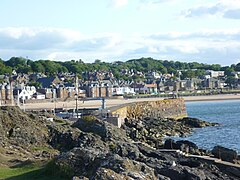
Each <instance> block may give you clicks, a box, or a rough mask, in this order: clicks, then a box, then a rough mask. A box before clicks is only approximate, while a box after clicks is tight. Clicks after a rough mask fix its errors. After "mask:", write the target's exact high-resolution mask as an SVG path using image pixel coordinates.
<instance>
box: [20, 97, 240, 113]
mask: <svg viewBox="0 0 240 180" xmlns="http://www.w3.org/2000/svg"><path fill="white" fill-rule="evenodd" d="M183 98H184V99H185V101H219V100H222V101H223V100H240V94H226V95H208V96H186V97H183ZM163 99H164V98H136V99H107V100H106V106H107V107H113V106H117V105H122V104H126V103H132V102H140V101H156V100H163ZM101 104H102V101H101V100H91V101H84V102H83V101H82V100H78V108H79V109H80V108H100V107H101ZM75 107H76V101H69V102H67V101H66V102H56V103H55V102H51V103H31V104H25V105H24V106H21V108H22V109H24V108H25V109H26V110H34V109H35V110H38V109H54V108H66V109H70V108H75Z"/></svg>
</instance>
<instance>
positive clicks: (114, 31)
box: [0, 0, 240, 65]
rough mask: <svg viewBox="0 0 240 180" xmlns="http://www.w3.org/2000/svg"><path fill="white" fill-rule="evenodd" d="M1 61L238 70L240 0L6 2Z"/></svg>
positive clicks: (1, 7) (0, 21)
mask: <svg viewBox="0 0 240 180" xmlns="http://www.w3.org/2000/svg"><path fill="white" fill-rule="evenodd" d="M0 13H1V15H0V58H1V59H3V60H8V59H10V58H11V57H13V56H21V57H27V58H29V59H32V60H39V59H49V60H57V61H66V60H72V59H74V60H78V59H82V60H83V61H84V62H94V61H95V60H96V59H100V60H102V61H105V62H113V61H118V60H120V61H126V60H129V59H137V58H141V57H152V58H155V59H161V60H174V61H182V62H193V61H196V62H201V63H208V64H221V65H230V64H236V63H239V62H240V0H34V1H33V0H21V1H20V0H1V1H0Z"/></svg>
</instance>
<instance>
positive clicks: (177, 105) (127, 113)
mask: <svg viewBox="0 0 240 180" xmlns="http://www.w3.org/2000/svg"><path fill="white" fill-rule="evenodd" d="M111 114H112V116H114V117H118V123H117V124H118V126H120V124H123V123H124V119H125V118H129V119H142V118H144V117H150V118H151V117H154V118H174V119H178V118H183V117H186V116H187V112H186V106H185V102H184V100H183V99H182V98H178V99H164V100H158V101H143V102H136V103H130V104H126V105H123V106H120V107H117V108H115V109H112V110H111Z"/></svg>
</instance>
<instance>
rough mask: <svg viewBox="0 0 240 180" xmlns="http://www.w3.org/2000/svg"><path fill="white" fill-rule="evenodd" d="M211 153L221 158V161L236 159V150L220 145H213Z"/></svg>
mask: <svg viewBox="0 0 240 180" xmlns="http://www.w3.org/2000/svg"><path fill="white" fill-rule="evenodd" d="M212 154H213V155H214V157H216V158H219V159H222V160H223V161H229V162H233V161H234V160H236V159H237V152H236V151H234V150H232V149H228V148H225V147H222V146H215V147H214V148H213V150H212Z"/></svg>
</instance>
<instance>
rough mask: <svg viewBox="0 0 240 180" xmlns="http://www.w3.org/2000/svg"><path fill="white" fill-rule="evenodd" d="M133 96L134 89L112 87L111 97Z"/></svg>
mask: <svg viewBox="0 0 240 180" xmlns="http://www.w3.org/2000/svg"><path fill="white" fill-rule="evenodd" d="M124 94H135V91H134V88H130V87H113V92H112V95H113V96H114V95H124Z"/></svg>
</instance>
